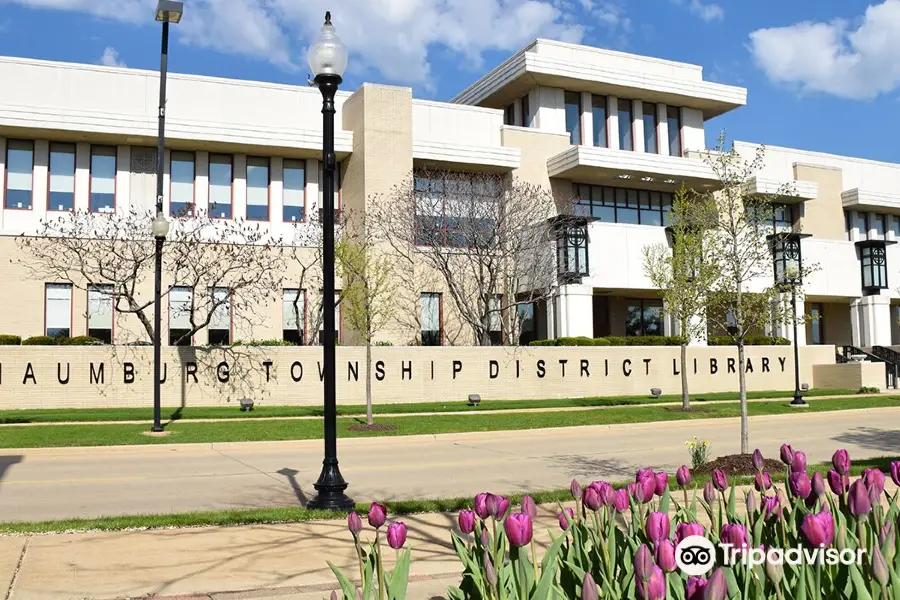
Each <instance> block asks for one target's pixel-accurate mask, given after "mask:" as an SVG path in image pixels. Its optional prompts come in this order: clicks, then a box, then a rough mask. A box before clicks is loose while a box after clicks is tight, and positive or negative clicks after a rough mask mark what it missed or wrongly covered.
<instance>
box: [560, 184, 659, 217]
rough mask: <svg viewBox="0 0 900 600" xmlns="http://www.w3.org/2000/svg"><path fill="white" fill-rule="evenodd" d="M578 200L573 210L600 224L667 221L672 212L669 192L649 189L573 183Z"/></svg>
mask: <svg viewBox="0 0 900 600" xmlns="http://www.w3.org/2000/svg"><path fill="white" fill-rule="evenodd" d="M574 191H575V196H576V197H577V198H578V202H577V203H576V205H575V212H576V214H577V215H579V216H583V217H591V218H593V219H597V220H598V221H603V222H604V223H629V224H632V225H638V224H640V225H663V226H667V225H668V224H669V215H670V214H671V212H672V194H671V193H670V192H657V191H652V190H634V189H627V188H614V187H608V186H600V185H586V184H579V183H576V184H575V186H574Z"/></svg>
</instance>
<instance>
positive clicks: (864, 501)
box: [847, 479, 872, 517]
mask: <svg viewBox="0 0 900 600" xmlns="http://www.w3.org/2000/svg"><path fill="white" fill-rule="evenodd" d="M847 504H849V505H850V514H852V515H853V516H854V517H864V516H866V515H868V514H869V513H870V512H872V501H871V500H870V499H869V490H868V489H867V488H866V484H865V482H864V481H863V480H862V479H857V480H856V481H854V482H853V484H852V485H851V486H850V495H849V496H848V498H847Z"/></svg>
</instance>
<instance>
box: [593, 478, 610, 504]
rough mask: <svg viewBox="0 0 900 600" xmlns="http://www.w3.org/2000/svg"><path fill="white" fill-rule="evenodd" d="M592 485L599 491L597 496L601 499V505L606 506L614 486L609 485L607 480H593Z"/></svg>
mask: <svg viewBox="0 0 900 600" xmlns="http://www.w3.org/2000/svg"><path fill="white" fill-rule="evenodd" d="M591 487H592V488H594V489H595V490H596V491H597V497H598V498H599V500H600V506H606V505H607V504H609V498H610V495H609V492H610V490H611V489H612V486H611V485H609V484H608V483H607V482H605V481H593V482H591Z"/></svg>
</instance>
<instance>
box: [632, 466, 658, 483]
mask: <svg viewBox="0 0 900 600" xmlns="http://www.w3.org/2000/svg"><path fill="white" fill-rule="evenodd" d="M655 476H656V473H654V472H653V469H651V468H650V467H644V468H643V469H638V470H637V472H636V473H635V474H634V481H635V482H639V481H641V480H643V479H647V478H648V477H649V478H650V479H653V478H654V477H655Z"/></svg>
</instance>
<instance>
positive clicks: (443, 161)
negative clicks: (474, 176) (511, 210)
mask: <svg viewBox="0 0 900 600" xmlns="http://www.w3.org/2000/svg"><path fill="white" fill-rule="evenodd" d="M413 160H414V161H416V162H420V163H423V164H434V165H439V166H442V167H446V168H465V169H467V170H473V169H475V170H487V171H511V170H513V169H518V168H519V165H520V164H521V162H522V151H521V150H520V149H519V148H507V147H504V146H468V145H464V144H452V143H447V142H431V141H419V140H414V141H413Z"/></svg>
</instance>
